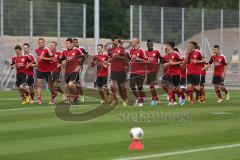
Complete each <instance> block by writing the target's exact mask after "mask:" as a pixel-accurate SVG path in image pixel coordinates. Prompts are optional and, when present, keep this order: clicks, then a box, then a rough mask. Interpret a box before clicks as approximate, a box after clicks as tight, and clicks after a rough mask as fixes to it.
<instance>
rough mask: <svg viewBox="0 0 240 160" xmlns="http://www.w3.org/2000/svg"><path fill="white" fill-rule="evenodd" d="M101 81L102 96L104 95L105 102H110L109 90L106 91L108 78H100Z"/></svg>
mask: <svg viewBox="0 0 240 160" xmlns="http://www.w3.org/2000/svg"><path fill="white" fill-rule="evenodd" d="M102 81H103V87H102V88H103V92H104V95H106V100H107V101H110V99H109V98H110V93H109V90H108V77H102Z"/></svg>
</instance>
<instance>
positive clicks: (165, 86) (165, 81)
mask: <svg viewBox="0 0 240 160" xmlns="http://www.w3.org/2000/svg"><path fill="white" fill-rule="evenodd" d="M167 61H168V52H167V48H165V55H164V56H163V58H162V64H163V77H162V81H161V86H162V89H163V90H164V91H165V93H166V94H167V93H168V89H169V88H168V84H169V83H170V75H169V74H168V67H167V65H164V64H165V63H167ZM168 99H169V97H168V96H167V100H168Z"/></svg>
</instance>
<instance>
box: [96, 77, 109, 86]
mask: <svg viewBox="0 0 240 160" xmlns="http://www.w3.org/2000/svg"><path fill="white" fill-rule="evenodd" d="M107 81H108V77H97V80H96V83H97V86H98V87H102V86H105V85H107Z"/></svg>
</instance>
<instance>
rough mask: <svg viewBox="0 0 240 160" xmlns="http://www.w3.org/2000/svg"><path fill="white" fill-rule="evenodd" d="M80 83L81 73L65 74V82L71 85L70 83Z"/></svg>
mask: <svg viewBox="0 0 240 160" xmlns="http://www.w3.org/2000/svg"><path fill="white" fill-rule="evenodd" d="M70 81H71V82H75V83H77V82H79V73H78V72H73V73H66V74H65V82H66V83H69V82H70Z"/></svg>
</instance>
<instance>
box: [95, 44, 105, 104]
mask: <svg viewBox="0 0 240 160" xmlns="http://www.w3.org/2000/svg"><path fill="white" fill-rule="evenodd" d="M97 50H98V53H97V54H96V55H95V56H94V57H93V60H92V62H91V66H92V67H94V66H96V65H97V80H96V83H97V86H98V92H99V95H100V97H101V98H102V101H101V102H100V103H106V102H107V101H108V98H109V92H108V88H107V87H108V86H107V82H108V66H109V65H108V64H109V63H108V59H109V58H108V54H107V53H104V52H103V45H102V44H98V45H97ZM105 95H106V96H105Z"/></svg>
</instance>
